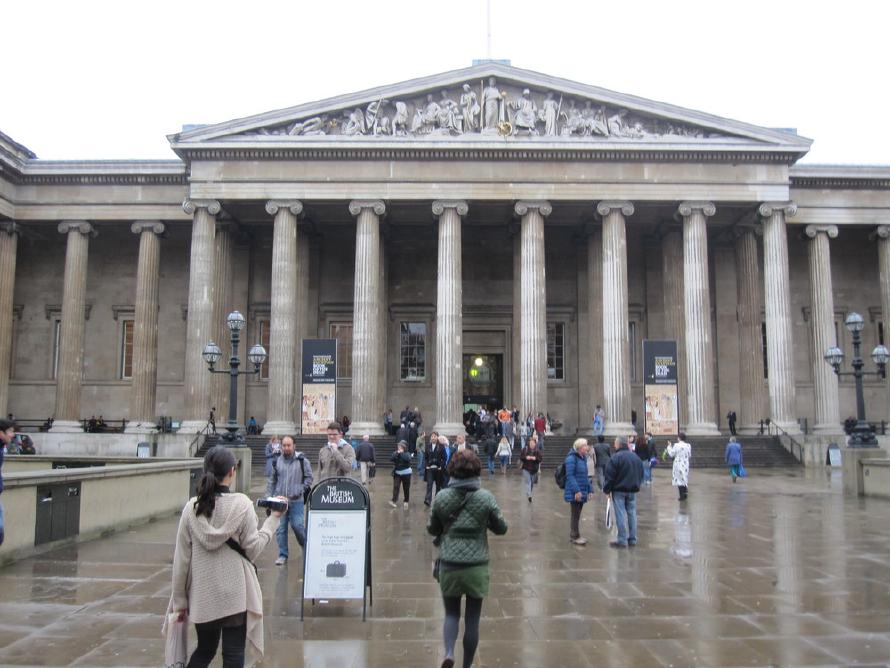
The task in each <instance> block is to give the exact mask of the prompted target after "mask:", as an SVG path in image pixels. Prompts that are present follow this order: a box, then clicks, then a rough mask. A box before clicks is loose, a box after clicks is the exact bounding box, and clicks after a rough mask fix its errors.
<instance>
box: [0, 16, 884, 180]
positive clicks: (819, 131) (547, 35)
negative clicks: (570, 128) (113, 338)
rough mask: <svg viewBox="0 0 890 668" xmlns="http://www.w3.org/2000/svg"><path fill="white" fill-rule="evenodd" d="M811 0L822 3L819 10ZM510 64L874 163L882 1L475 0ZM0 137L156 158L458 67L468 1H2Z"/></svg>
mask: <svg viewBox="0 0 890 668" xmlns="http://www.w3.org/2000/svg"><path fill="white" fill-rule="evenodd" d="M823 5H824V6H823ZM491 7H492V9H491V18H492V39H491V46H492V49H491V51H492V52H491V55H492V57H495V58H509V59H510V60H511V61H512V64H513V65H515V66H516V67H522V68H526V69H530V70H535V71H538V72H543V73H545V74H550V75H554V76H559V77H563V78H566V79H572V80H575V81H578V82H581V83H585V84H591V85H595V86H601V87H603V88H608V89H611V90H615V91H619V92H622V93H629V94H632V95H638V96H641V97H645V98H650V99H653V100H659V101H664V102H669V103H671V104H676V105H680V106H683V107H689V108H692V109H698V110H701V111H704V112H707V113H711V114H715V115H718V116H724V117H727V118H732V119H737V120H740V121H745V122H747V123H753V124H755V125H762V126H767V127H785V128H789V127H790V128H796V129H797V131H798V132H799V133H800V134H801V135H804V136H806V137H809V138H811V139H814V140H815V142H814V144H813V148H812V151H811V152H810V154H809V155H808V156H807V157H806V158H804V160H805V161H806V162H815V163H848V164H849V163H853V164H890V139H888V137H890V132H888V130H887V128H885V125H887V119H888V113H887V112H888V109H890V104H888V102H890V100H888V98H890V93H888V90H890V86H888V69H890V68H888V64H890V58H888V50H887V41H886V40H887V37H886V33H887V29H888V18H890V3H888V2H886V0H875V1H874V2H865V1H862V0H847V1H846V2H843V3H816V2H813V1H812V0H810V1H807V2H804V1H800V2H798V1H796V0H794V1H790V0H770V1H768V2H765V1H762V0H747V1H746V2H727V1H725V0H724V1H720V0H708V1H706V2H693V1H689V0H669V1H666V0H660V1H658V2H630V1H626V2H620V1H617V0H612V1H611V2H608V3H607V2H598V1H596V0H546V1H539V2H527V1H526V0H512V1H509V2H508V1H507V0H491ZM2 22H3V27H4V29H3V33H2V34H3V45H4V58H3V61H4V62H3V76H2V79H0V81H2V91H3V95H2V100H3V101H2V104H0V131H2V132H4V133H6V134H8V135H10V136H11V137H12V138H13V139H15V140H16V141H18V142H20V143H22V144H24V145H25V146H27V147H28V148H30V149H31V150H33V151H34V152H35V153H37V155H38V157H40V158H47V159H115V158H173V157H175V156H174V154H173V153H172V152H171V151H170V149H169V147H168V144H167V140H166V135H167V134H171V133H173V132H178V131H179V130H180V129H181V127H182V125H183V124H192V123H217V122H220V121H225V120H229V119H232V118H238V117H242V116H249V115H252V114H257V113H261V112H264V111H270V110H273V109H280V108H283V107H289V106H292V105H296V104H301V103H304V102H310V101H313V100H318V99H322V98H326V97H331V96H335V95H338V94H343V93H349V92H355V91H359V90H363V89H366V88H372V87H375V86H379V85H384V84H389V83H396V82H399V81H404V80H408V79H412V78H415V77H419V76H426V75H430V74H436V73H439V72H443V71H447V70H453V69H459V68H462V67H467V66H469V65H470V64H471V63H472V60H473V59H474V58H484V57H486V55H487V54H486V3H485V0H451V1H447V0H446V1H441V2H422V1H418V0H414V1H411V2H409V1H407V0H377V1H376V2H374V1H373V0H370V1H369V0H362V1H361V2H359V1H355V0H340V1H334V2H307V1H306V0H291V2H264V1H262V0H253V2H249V1H247V0H240V1H238V2H229V1H228V0H214V1H213V2H208V1H204V0H177V1H176V2H170V1H169V0H154V1H153V2H147V3H130V2H121V1H120V0H116V1H115V2H98V1H95V0H78V1H73V2H72V1H70V0H64V1H60V2H45V1H40V0H29V1H24V0H20V1H18V2H17V1H15V0H10V2H7V3H4V7H3V11H2Z"/></svg>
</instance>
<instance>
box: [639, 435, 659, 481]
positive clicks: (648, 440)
mask: <svg viewBox="0 0 890 668" xmlns="http://www.w3.org/2000/svg"><path fill="white" fill-rule="evenodd" d="M635 452H636V455H637V457H639V458H640V461H641V462H642V464H643V484H644V485H651V484H652V465H651V463H650V460H651V459H652V458H653V457H654V456H655V439H654V438H653V437H652V434H650V433H649V432H646V433H645V434H643V437H642V438H639V439H637V449H636V450H635Z"/></svg>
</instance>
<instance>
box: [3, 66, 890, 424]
mask: <svg viewBox="0 0 890 668" xmlns="http://www.w3.org/2000/svg"><path fill="white" fill-rule="evenodd" d="M20 139H26V138H20ZM169 140H170V145H171V148H172V149H173V151H174V152H175V153H176V155H177V156H178V159H176V160H169V161H120V162H119V161H82V162H57V161H46V160H39V159H37V158H36V157H35V156H34V155H33V154H32V153H31V152H30V151H28V149H26V148H25V147H24V146H22V145H20V144H17V143H16V142H15V141H13V140H11V139H10V138H8V137H5V136H0V229H2V232H0V313H2V314H4V317H2V318H0V410H2V409H3V408H4V407H5V408H6V411H7V412H12V413H15V415H16V416H19V417H23V418H30V419H44V418H46V417H48V416H54V418H55V423H54V426H53V430H54V431H55V432H57V433H65V432H66V431H71V430H78V429H79V422H78V421H79V420H81V419H82V418H84V417H89V416H90V415H93V414H96V415H98V414H103V415H104V416H105V417H106V419H121V418H126V419H127V420H129V427H128V428H129V429H130V430H131V431H133V432H137V433H139V432H142V431H145V430H150V429H151V428H152V427H153V426H154V424H155V422H156V420H157V418H158V417H159V416H171V417H172V418H173V419H174V420H176V421H178V422H181V432H182V433H188V432H195V431H198V430H199V429H201V428H202V427H203V426H204V424H205V423H206V419H207V415H208V412H209V410H210V408H211V407H215V408H216V409H217V414H218V415H225V414H226V412H227V410H228V388H227V382H228V380H227V378H218V377H216V376H211V374H209V373H208V372H207V369H206V366H205V364H204V362H203V360H202V358H201V351H202V349H203V346H204V344H205V343H206V342H207V341H209V340H211V339H212V340H214V341H216V342H217V343H218V344H220V346H221V347H222V348H223V351H224V353H226V354H227V352H228V343H227V342H228V336H227V333H226V330H225V324H224V320H225V315H226V313H228V312H229V311H230V310H234V309H238V310H239V311H241V312H242V313H243V314H244V315H245V317H246V319H247V328H246V332H245V336H244V337H243V339H244V340H246V342H247V344H248V346H249V345H250V344H252V343H255V342H260V343H263V345H265V347H266V348H267V349H268V351H269V359H268V362H267V364H266V365H264V367H263V369H262V372H261V374H260V376H259V377H250V378H243V379H242V381H241V388H240V392H239V395H238V396H239V403H240V405H239V406H238V413H239V416H240V417H241V418H242V419H245V418H247V417H249V416H255V417H256V419H257V421H258V422H259V423H260V424H265V425H267V426H268V428H269V429H270V430H273V431H292V430H294V429H295V425H299V423H300V382H299V377H300V375H299V374H300V363H301V360H300V345H301V344H300V342H301V340H302V339H303V338H336V339H337V340H338V356H339V360H338V382H337V386H338V392H337V408H336V411H337V414H338V415H343V414H347V415H349V416H350V418H351V420H352V421H353V425H354V429H355V430H356V431H357V432H364V431H369V432H371V433H377V432H379V431H380V430H381V426H382V415H383V413H384V411H385V409H387V408H392V409H394V411H395V413H396V414H398V412H399V410H400V409H401V408H403V407H404V406H405V405H406V404H410V405H412V406H415V405H416V406H418V407H420V409H421V410H422V411H423V413H424V416H425V417H426V420H425V424H427V425H428V426H433V425H436V426H438V427H440V428H441V429H443V430H444V431H446V432H456V431H457V430H458V429H460V423H461V419H462V413H463V410H464V407H465V405H467V404H474V403H492V404H495V403H497V404H504V405H507V406H512V405H515V406H516V407H518V408H519V409H520V410H521V411H522V412H523V413H526V412H528V411H534V412H545V413H549V414H550V415H551V416H552V417H553V418H555V419H556V420H557V421H558V422H560V423H562V432H563V433H574V432H575V431H585V430H586V429H587V428H588V426H589V424H590V420H591V416H592V414H593V412H594V409H595V406H596V405H597V404H601V405H602V406H603V407H604V409H605V411H606V414H607V420H608V424H609V427H610V430H611V431H615V432H622V431H627V430H629V429H630V428H631V424H630V423H631V416H632V412H634V411H635V412H636V413H638V414H639V415H640V416H641V415H642V411H643V394H642V393H643V389H642V380H643V379H642V359H641V342H642V341H643V340H644V339H646V338H651V339H676V340H677V341H678V343H679V348H680V351H681V356H680V362H681V368H680V371H681V373H680V399H681V401H680V420H681V423H682V424H684V425H685V427H686V430H687V432H689V433H691V434H714V433H717V430H718V429H719V428H721V427H723V428H725V417H724V416H725V415H726V414H727V413H728V412H729V411H730V410H733V411H735V412H736V413H737V415H738V420H739V424H740V425H741V426H742V427H743V428H745V429H754V428H756V425H757V424H758V423H759V421H760V420H761V419H763V418H767V417H769V418H771V419H772V420H773V421H775V422H776V423H778V424H779V425H781V426H782V427H783V428H784V429H786V430H787V431H789V432H792V433H794V432H797V431H799V430H801V429H804V430H805V431H807V432H813V433H820V434H827V435H832V434H837V433H839V432H840V431H841V427H840V425H841V422H842V420H843V419H844V418H845V417H846V416H847V415H849V414H851V413H854V412H855V399H854V391H853V386H852V384H851V383H848V382H847V381H846V380H842V381H841V382H840V383H839V382H838V379H837V377H836V376H835V375H834V374H833V372H832V370H831V368H830V367H828V365H827V364H825V362H823V361H822V351H824V350H825V348H827V347H828V346H829V345H834V344H835V343H837V344H838V345H840V346H841V348H843V349H844V350H845V352H846V354H847V356H848V360H849V357H850V355H851V353H852V351H851V350H850V347H849V341H848V340H847V337H848V334H847V332H846V330H845V329H844V328H843V326H842V323H843V319H844V317H845V315H846V314H847V313H849V312H852V311H857V312H859V313H861V314H862V315H863V316H864V317H865V320H866V329H865V331H864V332H863V340H864V344H865V345H864V348H865V353H866V354H867V353H868V352H869V351H870V350H871V348H872V347H874V345H877V343H879V342H880V343H884V342H885V340H884V336H885V335H884V325H883V314H885V313H888V312H890V253H888V248H890V246H888V244H890V168H883V167H881V168H877V167H836V166H812V165H798V164H797V163H798V161H799V160H800V159H801V158H802V157H803V156H804V155H805V154H806V153H807V151H808V150H809V147H810V144H811V141H810V140H809V139H806V138H803V137H800V136H798V135H797V134H795V133H793V132H791V131H787V130H776V129H769V128H762V127H757V126H752V125H748V124H745V123H741V122H738V121H732V120H727V119H724V118H718V117H715V116H712V115H709V114H706V113H702V112H697V111H691V110H688V109H682V108H678V107H673V106H670V105H666V104H663V103H656V102H652V101H649V100H645V99H641V98H637V97H633V96H629V95H623V94H619V93H615V92H612V91H607V90H603V89H600V88H596V87H592V86H587V85H582V84H579V83H575V82H571V81H566V80H562V79H556V78H553V77H549V76H545V75H542V74H538V73H535V72H530V71H526V70H520V69H516V68H513V67H509V66H506V65H501V64H483V65H479V66H474V67H472V68H468V69H465V70H458V71H453V72H448V73H444V74H440V75H435V76H431V77H426V78H422V79H417V80H413V81H409V82H405V83H400V84H396V85H391V86H384V87H381V88H377V89H373V90H368V91H363V92H360V93H355V94H349V95H344V96H341V97H337V98H333V99H329V100H324V101H321V102H313V103H309V104H304V105H300V106H297V107H292V108H289V109H283V110H280V111H274V112H269V113H264V114H259V115H257V116H252V117H249V118H244V119H238V120H234V121H230V122H226V123H221V124H217V125H211V126H200V127H189V128H186V129H184V130H183V131H182V132H180V133H177V134H174V135H171V136H170V137H169ZM241 353H242V356H243V355H244V354H245V353H246V350H245V348H244V347H242V349H241ZM474 369H475V370H474ZM888 402H890V395H888V391H887V387H886V382H885V381H880V380H872V381H868V382H867V383H866V403H867V410H868V415H869V418H870V419H873V420H879V419H886V418H887V417H888V406H890V403H888Z"/></svg>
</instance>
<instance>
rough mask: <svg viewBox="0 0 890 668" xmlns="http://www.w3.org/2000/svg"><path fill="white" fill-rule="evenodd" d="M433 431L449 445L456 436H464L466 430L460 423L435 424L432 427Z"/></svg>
mask: <svg viewBox="0 0 890 668" xmlns="http://www.w3.org/2000/svg"><path fill="white" fill-rule="evenodd" d="M433 431H435V432H437V433H438V434H439V435H440V436H444V437H445V438H447V439H448V442H449V443H450V442H451V441H452V440H453V439H454V437H455V436H457V435H458V434H466V433H467V428H466V427H464V426H463V425H462V424H461V423H460V422H437V423H436V424H435V426H434V427H433Z"/></svg>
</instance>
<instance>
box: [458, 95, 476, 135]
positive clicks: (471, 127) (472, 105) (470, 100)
mask: <svg viewBox="0 0 890 668" xmlns="http://www.w3.org/2000/svg"><path fill="white" fill-rule="evenodd" d="M463 90H464V92H463V93H461V96H460V108H461V112H462V115H463V120H464V123H463V131H464V132H476V130H478V129H479V121H478V120H477V117H478V116H479V111H480V109H479V102H478V101H477V98H476V93H475V91H473V89H472V88H470V84H464V85H463Z"/></svg>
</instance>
